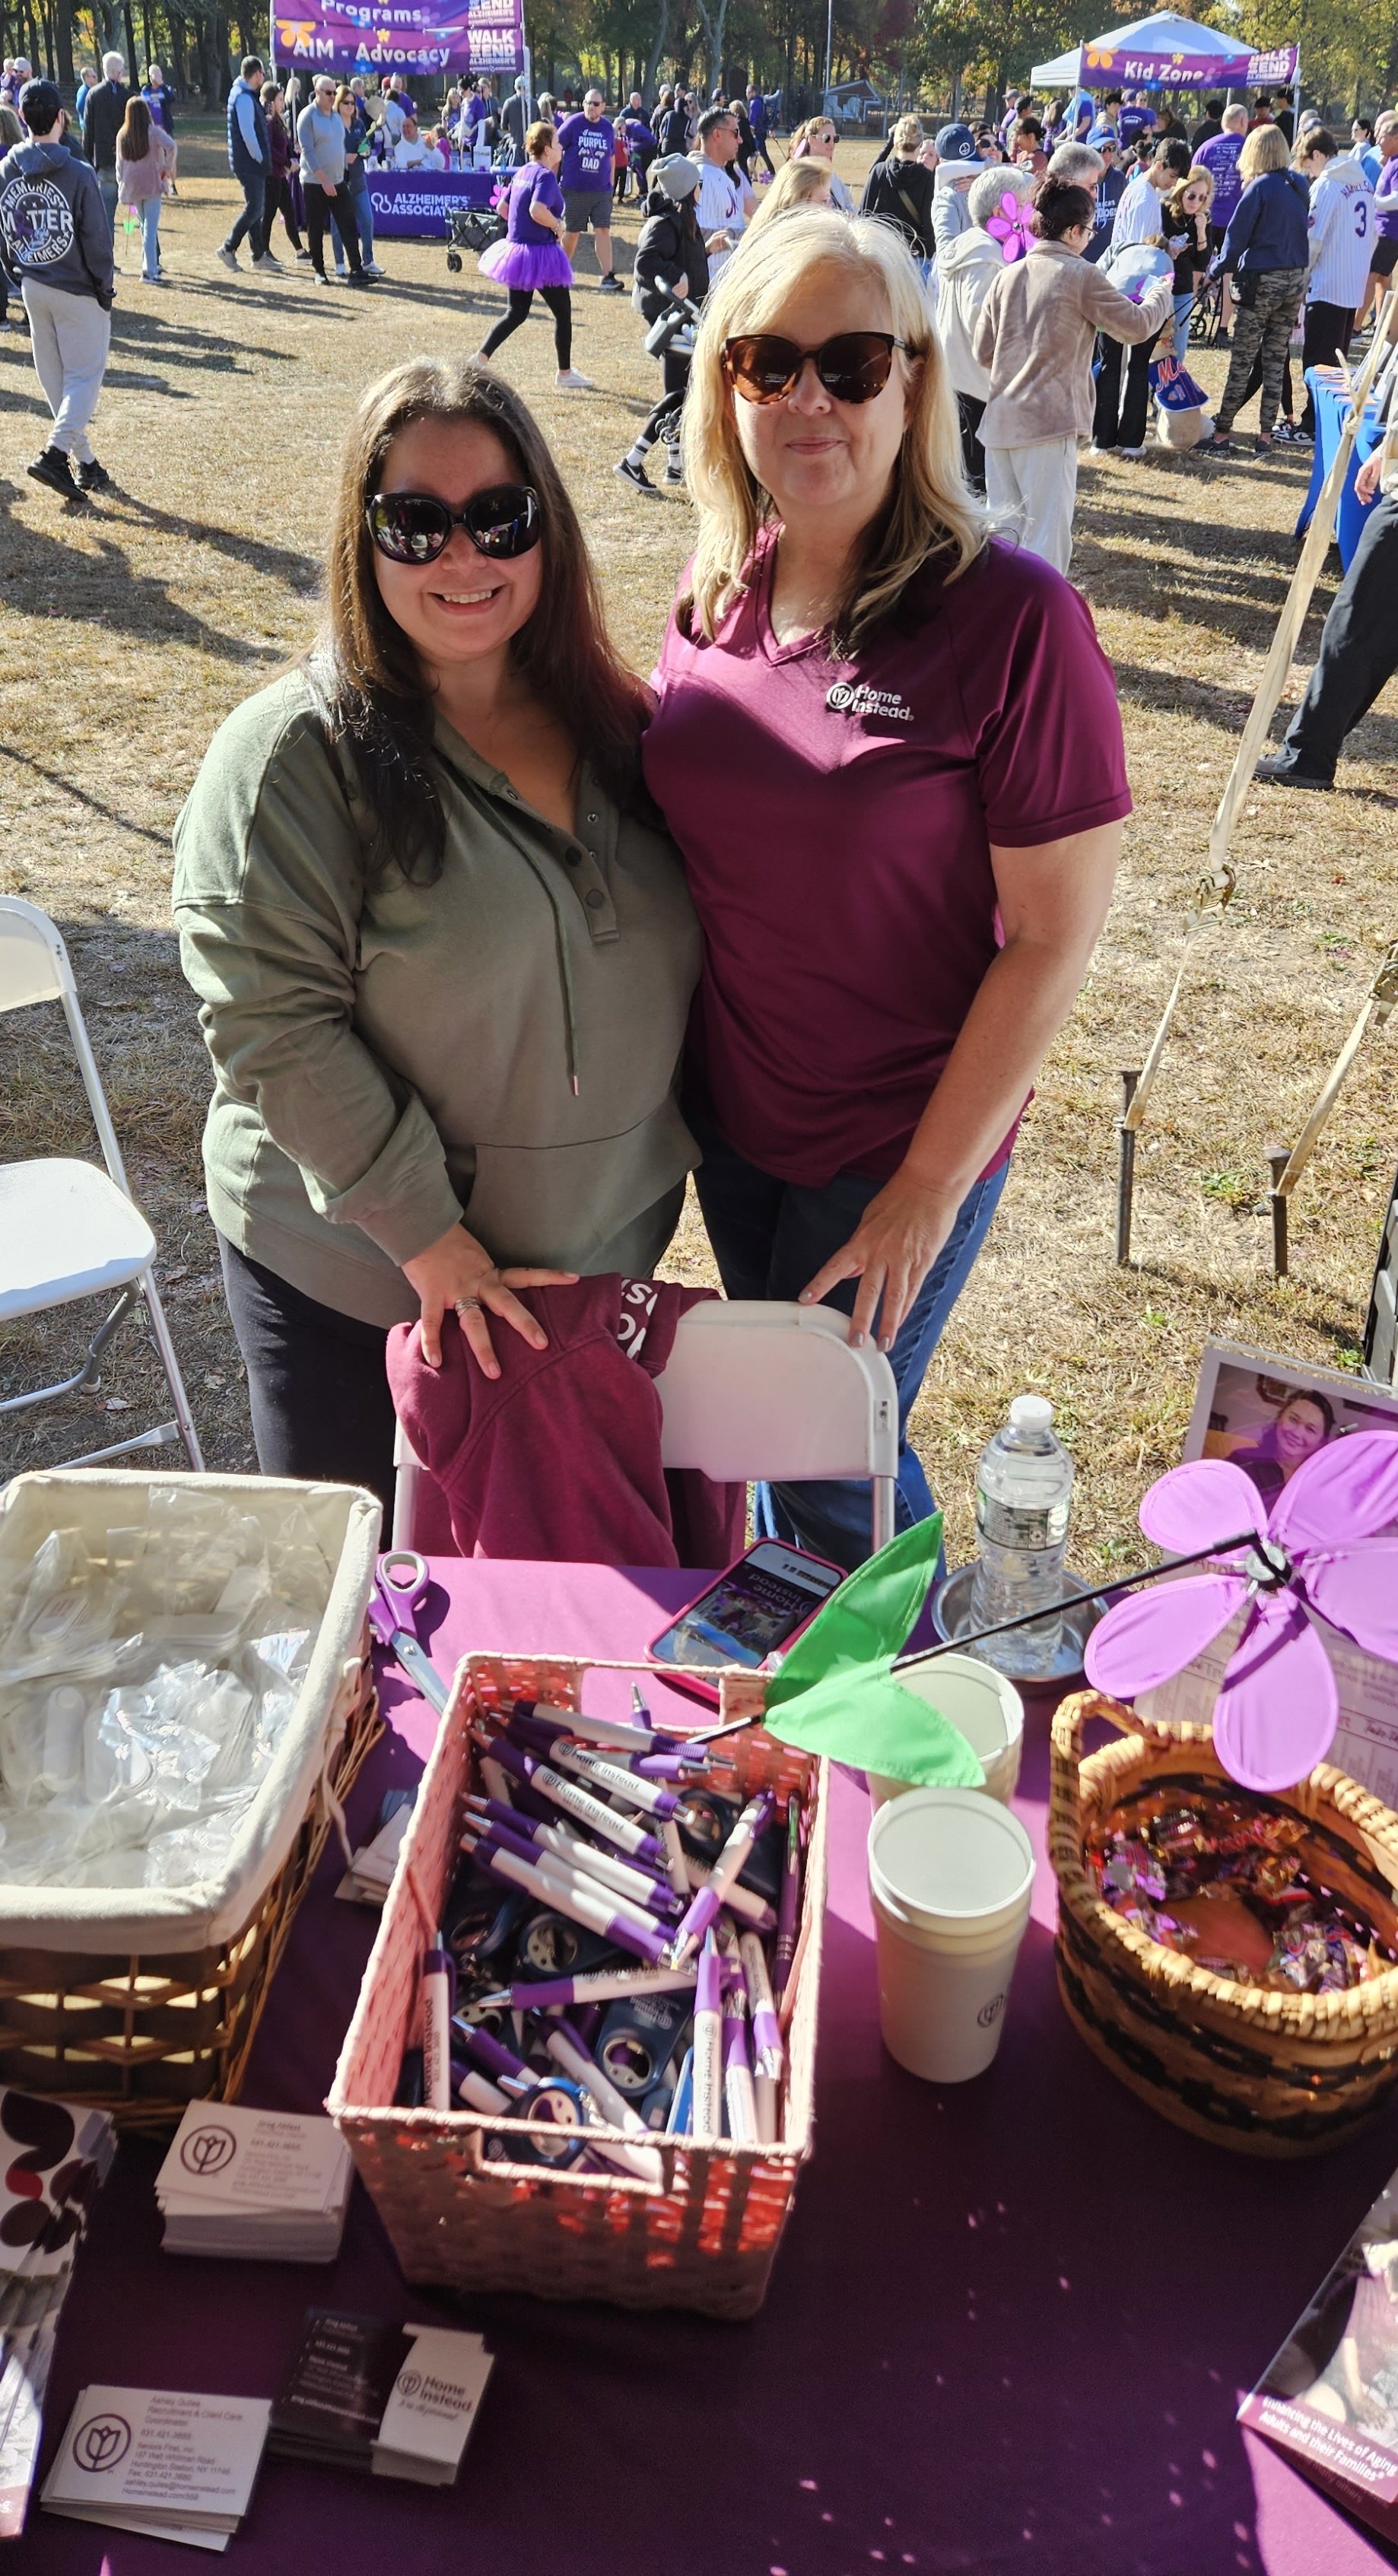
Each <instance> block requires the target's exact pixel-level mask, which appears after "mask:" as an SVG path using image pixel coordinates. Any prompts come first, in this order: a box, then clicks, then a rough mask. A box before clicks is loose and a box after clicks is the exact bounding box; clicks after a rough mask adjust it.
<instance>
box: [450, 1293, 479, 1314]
mask: <svg viewBox="0 0 1398 2576" xmlns="http://www.w3.org/2000/svg"><path fill="white" fill-rule="evenodd" d="M456 1311H457V1313H458V1315H478V1314H479V1313H480V1311H481V1301H480V1299H479V1297H458V1298H457V1301H456Z"/></svg>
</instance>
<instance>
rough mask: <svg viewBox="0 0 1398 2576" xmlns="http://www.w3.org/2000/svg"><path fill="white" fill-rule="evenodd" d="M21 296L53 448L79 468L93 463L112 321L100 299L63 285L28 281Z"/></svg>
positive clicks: (40, 280)
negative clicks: (93, 432)
mask: <svg viewBox="0 0 1398 2576" xmlns="http://www.w3.org/2000/svg"><path fill="white" fill-rule="evenodd" d="M21 292H22V294H23V296H24V309H25V312H26V313H27V314H28V316H29V345H30V347H31V349H32V350H33V353H34V373H35V375H36V376H37V377H38V379H39V382H40V384H41V385H42V386H43V389H44V398H45V400H46V402H47V404H48V407H49V409H50V411H51V412H52V414H53V436H52V438H51V440H50V442H49V444H50V446H52V447H61V448H62V449H63V450H64V453H65V454H66V455H68V456H71V457H72V459H73V461H74V463H75V464H76V465H88V464H90V463H91V461H92V441H91V439H90V438H89V437H88V434H87V424H88V422H89V421H90V420H91V418H92V415H93V413H94V412H95V411H96V409H97V397H98V395H99V394H100V392H101V390H102V378H103V376H104V375H105V373H106V367H107V351H108V348H109V347H110V345H111V337H112V317H111V315H110V313H104V312H103V310H102V307H101V305H100V304H99V303H98V301H97V298H96V296H95V295H67V294H65V293H64V290H63V288H62V287H61V286H46V285H45V283H44V281H43V279H42V278H40V277H26V278H25V279H24V281H23V285H22V288H21Z"/></svg>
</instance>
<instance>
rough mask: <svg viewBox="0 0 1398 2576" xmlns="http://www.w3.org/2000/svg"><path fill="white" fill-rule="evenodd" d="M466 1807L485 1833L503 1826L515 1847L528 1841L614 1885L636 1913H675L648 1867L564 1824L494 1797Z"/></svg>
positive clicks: (606, 1884)
mask: <svg viewBox="0 0 1398 2576" xmlns="http://www.w3.org/2000/svg"><path fill="white" fill-rule="evenodd" d="M466 1810H467V1814H468V1815H470V1816H474V1817H475V1818H476V1819H477V1821H478V1823H479V1825H480V1828H481V1831H482V1832H483V1833H493V1832H494V1830H495V1828H496V1826H497V1825H498V1826H500V1827H502V1828H503V1831H504V1838H505V1840H506V1841H507V1842H508V1843H509V1844H510V1845H511V1847H512V1848H513V1847H514V1846H515V1845H516V1844H518V1845H519V1846H521V1847H523V1846H524V1845H526V1844H527V1845H528V1846H529V1847H530V1848H531V1849H532V1850H534V1851H537V1852H538V1853H539V1854H540V1855H541V1856H542V1855H543V1854H544V1853H551V1854H552V1855H553V1857H554V1859H555V1860H560V1861H563V1862H564V1863H565V1864H566V1865H567V1866H568V1867H569V1868H570V1869H580V1870H583V1871H585V1873H586V1875H587V1876H588V1877H589V1878H595V1879H596V1880H597V1881H598V1882H599V1884H600V1885H601V1886H603V1887H610V1888H614V1889H615V1891H616V1893H617V1895H618V1896H624V1897H626V1898H627V1899H628V1901H629V1903H630V1905H631V1906H632V1908H633V1910H635V1911H637V1912H640V1913H642V1914H671V1913H673V1912H674V1907H673V1905H672V1904H671V1903H670V1900H669V1894H668V1893H667V1891H666V1889H665V1886H664V1883H663V1881H662V1880H660V1879H658V1878H652V1877H651V1875H650V1873H649V1871H647V1870H644V1869H637V1868H636V1866H635V1864H634V1862H632V1861H629V1860H623V1859H622V1858H621V1856H620V1854H619V1853H618V1852H610V1851H599V1850H598V1849H597V1846H596V1844H595V1843H585V1842H583V1841H582V1840H581V1838H580V1836H578V1835H577V1834H570V1833H566V1832H565V1831H564V1828H563V1827H562V1825H546V1824H541V1823H538V1822H536V1820H535V1818H534V1817H533V1816H526V1815H522V1814H521V1812H520V1810H519V1808H518V1807H506V1806H503V1805H502V1804H501V1803H500V1801H499V1800H498V1799H495V1798H468V1799H467V1800H466Z"/></svg>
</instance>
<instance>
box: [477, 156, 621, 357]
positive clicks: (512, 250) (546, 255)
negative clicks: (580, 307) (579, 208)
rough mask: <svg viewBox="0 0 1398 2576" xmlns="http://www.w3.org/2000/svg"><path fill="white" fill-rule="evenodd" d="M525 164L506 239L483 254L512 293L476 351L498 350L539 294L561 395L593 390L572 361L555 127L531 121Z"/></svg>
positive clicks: (515, 183) (484, 267)
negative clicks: (546, 316) (548, 317)
mask: <svg viewBox="0 0 1398 2576" xmlns="http://www.w3.org/2000/svg"><path fill="white" fill-rule="evenodd" d="M524 149H525V152H526V153H527V155H528V158H527V160H526V162H525V165H524V168H523V169H522V170H520V171H518V172H517V173H516V175H515V177H514V178H513V179H512V180H511V181H510V195H509V210H508V213H507V215H506V218H505V223H506V231H505V238H504V240H503V241H497V242H492V243H491V245H490V248H489V250H487V251H485V252H483V253H482V256H481V262H480V273H481V275H482V277H493V278H494V279H495V280H496V282H497V284H498V285H501V286H503V287H504V288H505V289H506V292H507V293H508V295H509V299H510V300H509V304H508V306H507V308H506V311H505V313H504V315H503V317H502V319H501V320H500V321H499V322H497V323H496V325H495V327H494V329H493V330H492V331H489V332H487V334H486V337H485V338H484V340H483V341H482V342H481V345H480V348H479V350H478V352H477V355H478V356H479V357H482V358H493V357H494V355H495V352H496V350H497V349H498V348H500V347H501V346H502V344H503V343H504V342H505V341H506V340H508V339H509V337H510V334H511V332H512V331H517V330H518V329H519V327H520V324H521V323H522V322H527V321H528V319H529V309H530V306H531V305H532V304H533V301H534V297H535V295H536V294H539V295H542V297H543V299H544V302H545V304H546V305H547V306H548V309H549V311H550V313H551V314H552V315H553V346H554V355H555V356H556V358H557V360H558V378H557V381H558V385H559V389H560V391H561V392H563V393H591V392H592V390H593V386H592V379H591V377H590V376H580V375H579V373H578V371H577V368H576V367H575V366H574V364H573V298H572V294H571V288H572V283H573V270H572V264H571V262H570V260H569V257H568V253H567V251H566V249H565V248H564V246H563V227H564V205H563V191H562V189H561V187H560V186H559V184H558V170H559V165H560V163H561V161H562V159H563V147H562V144H561V143H560V142H559V139H558V134H557V131H556V129H555V128H554V127H553V126H552V125H544V124H538V125H531V126H530V128H529V131H528V133H527V134H526V136H525V138H524Z"/></svg>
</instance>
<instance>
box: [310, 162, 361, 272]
mask: <svg viewBox="0 0 1398 2576" xmlns="http://www.w3.org/2000/svg"><path fill="white" fill-rule="evenodd" d="M301 193H302V195H303V196H304V198H305V200H306V230H307V232H308V233H309V235H310V241H311V262H312V265H313V267H314V269H315V272H316V275H317V277H324V275H325V236H326V234H327V232H328V231H329V229H330V224H331V219H332V217H333V219H334V224H335V230H336V232H337V233H338V234H339V236H340V239H341V241H342V242H343V244H344V249H345V257H346V259H347V260H348V261H349V264H350V269H351V272H352V273H353V275H354V276H355V277H358V276H359V275H360V273H361V271H362V269H363V266H364V262H363V260H362V259H361V258H360V255H359V227H358V225H357V224H356V222H355V220H354V199H353V198H352V196H351V195H350V192H349V190H348V188H347V187H346V186H345V184H344V182H343V180H342V181H341V183H340V185H339V187H338V188H322V187H320V186H318V184H317V183H316V181H315V180H314V179H312V180H310V181H308V183H307V184H306V185H305V186H304V187H303V189H302V192H301Z"/></svg>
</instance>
